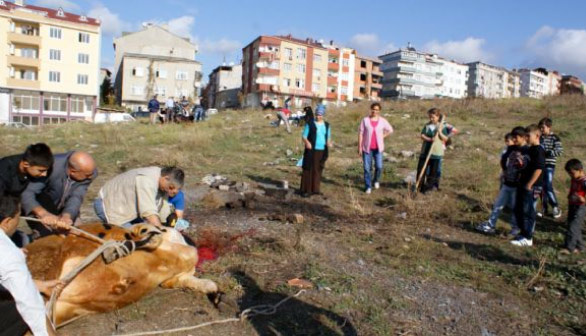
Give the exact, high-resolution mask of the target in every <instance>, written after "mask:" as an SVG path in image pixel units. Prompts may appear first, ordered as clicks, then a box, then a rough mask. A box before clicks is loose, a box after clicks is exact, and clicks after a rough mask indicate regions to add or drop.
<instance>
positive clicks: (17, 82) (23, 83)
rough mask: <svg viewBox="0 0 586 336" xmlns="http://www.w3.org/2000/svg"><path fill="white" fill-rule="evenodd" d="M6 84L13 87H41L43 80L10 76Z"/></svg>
mask: <svg viewBox="0 0 586 336" xmlns="http://www.w3.org/2000/svg"><path fill="white" fill-rule="evenodd" d="M6 84H8V86H9V87H13V88H27V89H40V88H41V82H39V81H38V80H27V79H20V78H8V79H7V80H6Z"/></svg>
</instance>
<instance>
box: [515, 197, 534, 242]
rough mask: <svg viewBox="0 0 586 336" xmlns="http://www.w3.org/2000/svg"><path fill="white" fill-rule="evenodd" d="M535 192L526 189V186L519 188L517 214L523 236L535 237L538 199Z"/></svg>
mask: <svg viewBox="0 0 586 336" xmlns="http://www.w3.org/2000/svg"><path fill="white" fill-rule="evenodd" d="M535 194H536V192H535V190H526V189H525V187H519V188H518V189H517V197H516V200H515V202H516V203H515V216H516V217H517V224H518V225H519V227H520V229H521V236H522V237H524V238H527V239H533V232H534V231H535V220H536V211H535V210H536V209H535V204H536V203H535V201H536V199H537V198H536V197H535Z"/></svg>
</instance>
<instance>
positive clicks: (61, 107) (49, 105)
mask: <svg viewBox="0 0 586 336" xmlns="http://www.w3.org/2000/svg"><path fill="white" fill-rule="evenodd" d="M43 106H44V110H45V111H52V112H67V97H66V96H60V95H48V94H45V96H44V104H43Z"/></svg>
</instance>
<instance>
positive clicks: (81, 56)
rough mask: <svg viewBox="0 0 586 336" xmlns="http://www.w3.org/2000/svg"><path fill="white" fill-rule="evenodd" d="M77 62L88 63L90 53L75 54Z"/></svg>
mask: <svg viewBox="0 0 586 336" xmlns="http://www.w3.org/2000/svg"><path fill="white" fill-rule="evenodd" d="M77 62H78V63H82V64H89V63H90V55H89V54H82V53H79V54H77Z"/></svg>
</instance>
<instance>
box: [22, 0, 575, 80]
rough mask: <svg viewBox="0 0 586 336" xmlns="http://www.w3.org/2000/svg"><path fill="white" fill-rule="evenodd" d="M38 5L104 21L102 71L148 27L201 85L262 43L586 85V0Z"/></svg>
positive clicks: (106, 0) (66, 1)
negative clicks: (195, 48)
mask: <svg viewBox="0 0 586 336" xmlns="http://www.w3.org/2000/svg"><path fill="white" fill-rule="evenodd" d="M31 2H32V3H34V4H37V5H41V6H45V7H52V8H57V7H59V6H61V7H63V8H64V9H65V10H67V11H70V12H74V13H78V14H86V15H88V16H90V17H96V18H100V19H101V20H102V33H103V41H102V66H103V67H107V68H112V65H113V63H114V50H113V48H112V40H113V38H114V37H117V36H120V34H121V32H122V31H135V30H138V29H140V27H141V24H142V23H143V22H157V23H166V24H168V25H169V27H170V29H171V30H172V31H173V32H174V33H176V34H178V35H181V36H186V37H190V38H191V39H192V40H194V41H195V42H196V43H197V44H198V45H199V50H200V53H199V54H198V58H197V60H198V61H200V62H202V63H203V72H204V77H205V78H206V80H207V76H208V74H209V73H210V71H211V70H212V69H214V68H215V67H217V66H218V65H221V64H222V62H223V60H224V59H225V60H226V62H227V63H230V62H239V61H240V59H241V58H242V47H243V46H245V45H247V44H248V43H250V42H251V41H252V40H254V39H255V38H256V37H258V36H259V35H274V34H279V35H286V34H293V35H294V36H295V37H298V38H303V39H305V38H307V37H312V38H314V39H324V40H326V41H329V40H334V41H335V42H336V43H337V44H341V45H347V46H351V47H354V48H356V49H357V50H358V51H359V52H360V53H363V54H365V55H370V56H379V55H381V54H383V53H386V52H390V51H394V50H396V49H397V48H399V47H404V46H406V45H407V43H408V42H411V44H412V45H413V46H414V47H415V48H416V49H418V50H422V51H428V52H435V53H438V54H439V55H441V56H444V57H446V58H451V59H454V60H457V61H460V62H471V61H477V60H481V61H484V62H488V63H491V64H495V65H501V66H505V67H508V68H518V67H538V66H543V67H546V68H549V69H553V70H559V71H560V72H562V73H568V74H575V75H578V76H580V77H581V78H582V79H585V80H586V14H585V13H586V0H558V1H551V0H549V1H544V0H534V1H529V0H506V1H505V0H491V1H489V0H476V1H474V0H472V1H471V0H467V1H463V0H462V1H448V0H446V1H437V0H435V1H424V0H412V1H396V0H384V1H383V0H381V1H370V0H362V1H348V0H340V1H337V2H332V1H328V0H321V1H320V0H311V1H309V0H296V1H287V2H281V1H273V0H271V1H268V0H254V1H242V0H225V1H224V0H215V1H209V0H205V1H203V0H201V1H193V0H192V1H188V0H167V1H165V0H158V1H151V0H143V1H114V0H102V1H94V0H79V1H72V0H35V1H31Z"/></svg>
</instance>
